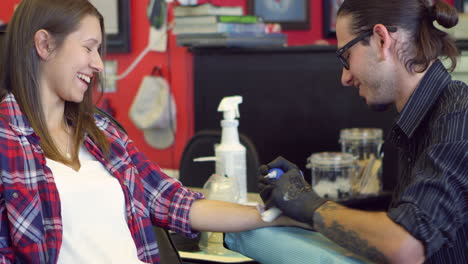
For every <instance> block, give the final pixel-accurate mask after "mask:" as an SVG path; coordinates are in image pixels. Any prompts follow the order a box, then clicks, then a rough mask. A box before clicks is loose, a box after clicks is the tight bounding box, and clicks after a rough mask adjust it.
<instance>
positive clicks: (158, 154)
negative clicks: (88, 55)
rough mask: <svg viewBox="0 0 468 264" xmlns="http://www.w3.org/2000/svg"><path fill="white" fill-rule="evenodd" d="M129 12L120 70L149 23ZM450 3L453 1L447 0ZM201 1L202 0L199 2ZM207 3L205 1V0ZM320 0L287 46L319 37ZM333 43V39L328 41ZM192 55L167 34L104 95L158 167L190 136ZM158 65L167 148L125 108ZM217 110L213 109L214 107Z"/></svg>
mask: <svg viewBox="0 0 468 264" xmlns="http://www.w3.org/2000/svg"><path fill="white" fill-rule="evenodd" d="M129 1H130V9H131V10H130V11H131V46H132V51H131V52H130V53H127V54H109V55H108V56H107V58H106V59H109V60H117V61H118V71H119V73H122V72H123V71H124V70H125V69H127V67H128V66H129V65H130V64H131V63H132V62H133V60H134V59H135V58H136V57H137V56H138V55H139V54H140V52H141V51H142V50H143V49H144V48H145V47H146V45H147V43H148V42H147V41H148V34H149V23H148V19H147V18H146V7H147V5H148V2H149V0H129ZM447 1H448V2H449V3H452V4H453V0H447ZM19 2H20V0H2V3H1V4H0V20H3V21H6V22H7V21H8V20H10V18H11V15H12V13H13V9H14V5H15V4H17V3H19ZM200 2H203V1H200ZM205 2H206V1H205ZM210 2H212V3H214V4H218V5H226V6H231V5H241V6H243V7H244V8H245V7H246V0H211V1H210ZM322 2H323V1H322V0H311V4H310V17H311V19H310V29H309V30H305V31H304V30H295V31H287V32H286V33H287V34H288V44H289V45H311V44H313V43H314V42H315V41H317V40H319V39H321V38H322ZM330 42H331V43H334V42H335V41H334V40H330ZM191 65H192V55H191V54H190V53H188V52H187V50H186V48H181V47H178V46H177V45H176V44H175V36H174V35H172V34H170V37H169V43H168V51H167V52H165V53H157V52H150V53H149V54H148V55H147V56H146V57H145V58H144V59H143V60H142V61H141V62H140V63H139V64H138V66H137V67H136V68H135V69H134V71H133V72H132V73H131V74H130V75H129V76H127V77H126V78H124V79H122V80H120V81H119V82H118V88H117V92H116V93H112V94H106V95H105V98H107V99H108V100H109V101H110V104H111V106H112V107H113V108H114V110H115V115H116V119H117V120H118V121H119V122H121V123H122V124H123V125H124V126H125V128H126V129H127V131H128V133H129V135H130V137H131V138H132V139H133V140H134V141H135V144H136V145H137V147H138V148H139V149H140V150H141V151H143V152H144V153H145V154H146V155H147V156H148V157H149V158H150V159H152V160H155V161H157V162H158V163H159V165H160V166H161V167H164V168H173V169H177V168H178V166H179V159H180V156H181V154H182V151H183V148H184V146H185V144H186V142H187V141H188V140H189V139H190V137H191V136H192V135H193V127H194V124H193V95H192V88H193V87H192V67H191ZM155 66H159V67H161V69H162V73H163V75H164V76H165V77H166V78H167V79H168V81H169V82H170V85H171V89H172V92H173V94H174V96H175V99H176V104H177V132H176V142H175V145H174V146H172V147H170V148H168V149H166V150H157V149H154V148H152V147H151V146H149V145H148V144H146V142H145V141H144V139H143V134H142V133H141V132H140V131H139V130H138V129H137V128H136V127H135V126H134V125H133V123H132V122H131V120H130V119H129V117H128V110H129V108H130V106H131V103H132V100H133V98H134V96H135V95H136V92H137V90H138V87H139V85H140V82H141V80H142V79H143V77H144V76H146V75H149V74H150V73H151V70H152V69H153V67H155ZM213 111H216V109H213Z"/></svg>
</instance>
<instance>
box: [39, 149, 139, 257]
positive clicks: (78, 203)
mask: <svg viewBox="0 0 468 264" xmlns="http://www.w3.org/2000/svg"><path fill="white" fill-rule="evenodd" d="M79 159H80V162H81V168H80V170H79V171H78V172H77V171H75V170H73V169H71V168H70V167H68V166H66V165H64V164H62V163H59V162H56V161H54V160H51V159H47V158H46V161H47V166H48V167H49V168H50V169H51V171H52V174H53V175H54V179H55V183H56V185H57V189H58V192H59V196H60V202H61V211H62V223H63V239H62V247H61V248H60V253H59V258H58V263H67V264H70V263H71V264H73V263H87V264H92V263H96V264H102V263H125V264H127V263H135V264H136V263H139V264H140V263H144V262H142V261H140V260H139V259H138V257H137V251H136V246H135V242H134V241H133V238H132V236H131V233H130V229H129V227H128V225H127V217H126V214H125V198H124V194H123V191H122V188H121V186H120V184H119V182H118V181H117V179H116V178H114V177H113V176H112V175H111V174H110V173H109V172H108V171H107V170H106V169H105V168H104V166H103V165H102V164H101V163H100V162H99V161H97V160H96V159H95V158H94V157H93V156H92V155H91V154H90V153H89V152H88V151H87V150H86V148H84V147H81V149H80V153H79Z"/></svg>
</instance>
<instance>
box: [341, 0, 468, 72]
mask: <svg viewBox="0 0 468 264" xmlns="http://www.w3.org/2000/svg"><path fill="white" fill-rule="evenodd" d="M346 15H351V16H352V22H351V23H352V25H351V26H350V28H351V31H352V33H353V34H356V35H358V34H360V33H362V32H364V31H366V30H369V29H372V27H373V26H374V25H376V24H383V25H385V26H394V27H397V28H400V29H403V30H404V31H405V32H408V33H409V34H408V35H409V39H408V40H406V41H404V43H403V44H402V45H401V49H400V50H399V55H400V58H401V59H402V61H403V63H404V64H405V67H406V70H407V71H409V72H423V71H425V70H426V69H427V67H429V65H430V63H431V62H432V61H433V60H435V59H437V58H439V57H443V58H449V59H450V61H451V65H450V67H449V70H450V71H453V70H454V69H455V67H456V65H457V57H458V55H459V52H458V49H457V46H456V44H455V41H454V40H453V39H452V38H451V36H450V35H449V34H447V33H446V32H444V31H441V30H439V29H437V28H436V27H435V26H434V24H433V23H434V21H437V22H438V23H439V24H440V25H441V26H443V27H445V28H451V27H454V26H455V25H456V24H457V23H458V12H457V10H456V9H455V8H454V7H452V6H451V5H449V4H447V3H446V2H444V1H440V0H435V3H434V4H432V1H430V0H392V1H382V0H345V1H344V2H343V4H342V5H341V6H340V9H339V10H338V16H346Z"/></svg>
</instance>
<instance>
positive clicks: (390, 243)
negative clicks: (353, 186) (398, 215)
mask: <svg viewBox="0 0 468 264" xmlns="http://www.w3.org/2000/svg"><path fill="white" fill-rule="evenodd" d="M313 222H314V228H315V229H316V230H317V231H319V232H320V233H322V234H323V235H324V236H326V237H328V238H329V239H330V240H332V241H334V242H335V243H337V244H339V245H340V246H342V247H344V248H346V249H348V250H350V251H352V252H354V253H356V254H358V255H361V256H363V257H365V258H367V259H369V260H371V261H373V262H376V263H422V262H423V261H424V247H423V245H422V243H421V242H420V241H418V240H417V239H415V238H414V237H413V236H411V235H410V234H409V233H408V232H407V231H406V230H405V229H403V228H402V227H401V226H399V225H397V224H395V223H394V222H393V221H392V220H391V219H390V218H389V217H388V216H387V214H386V213H385V212H365V211H359V210H353V209H349V208H347V207H345V206H342V205H339V204H337V203H335V202H331V201H328V202H326V203H325V204H323V205H322V206H321V207H319V208H318V209H317V210H316V211H315V214H314V221H313Z"/></svg>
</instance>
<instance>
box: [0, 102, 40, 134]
mask: <svg viewBox="0 0 468 264" xmlns="http://www.w3.org/2000/svg"><path fill="white" fill-rule="evenodd" d="M0 115H3V116H6V119H7V121H8V123H9V124H10V126H11V128H12V129H13V131H15V132H16V133H18V134H20V135H24V136H29V135H31V134H32V133H34V129H33V128H32V127H31V123H29V120H28V119H27V118H26V116H25V115H24V114H23V112H21V109H20V107H19V105H18V102H16V99H15V96H14V95H13V94H12V93H7V95H6V96H5V98H4V99H3V101H2V102H1V103H0Z"/></svg>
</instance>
